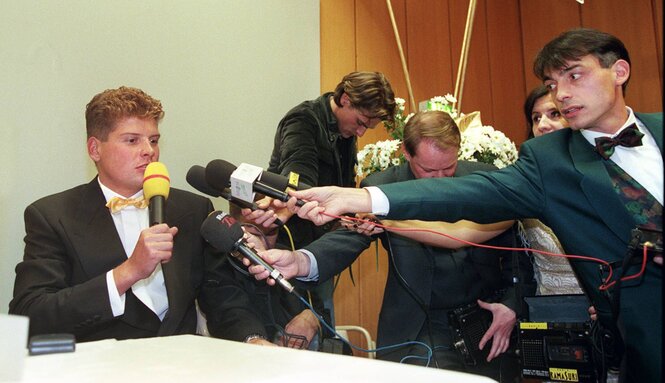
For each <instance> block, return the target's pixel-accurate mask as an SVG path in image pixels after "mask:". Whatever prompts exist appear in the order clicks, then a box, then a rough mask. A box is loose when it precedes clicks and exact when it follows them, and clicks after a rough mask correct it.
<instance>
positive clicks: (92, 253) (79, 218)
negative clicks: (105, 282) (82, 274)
mask: <svg viewBox="0 0 665 383" xmlns="http://www.w3.org/2000/svg"><path fill="white" fill-rule="evenodd" d="M65 225H67V226H69V227H71V229H72V231H71V232H72V245H73V246H74V247H75V248H76V252H77V254H79V255H85V256H79V262H81V266H82V267H83V269H84V270H85V271H86V273H87V274H88V275H89V277H90V278H92V277H95V276H97V275H100V274H102V273H105V272H107V271H108V270H110V269H112V268H114V267H116V266H117V265H119V264H121V263H122V262H124V261H125V260H127V257H126V255H125V250H124V248H123V247H122V242H121V241H120V237H119V236H118V232H117V231H116V229H115V225H114V223H113V218H112V217H111V214H110V213H109V211H108V209H107V208H106V206H105V199H104V194H103V193H102V189H101V188H100V187H99V183H98V182H97V177H95V178H94V179H93V180H92V181H91V182H90V183H88V184H87V185H86V186H85V187H84V191H83V194H82V196H81V201H80V203H79V205H78V206H77V208H76V211H75V213H74V216H73V219H72V221H71V222H66V223H65ZM100 244H103V246H100Z"/></svg>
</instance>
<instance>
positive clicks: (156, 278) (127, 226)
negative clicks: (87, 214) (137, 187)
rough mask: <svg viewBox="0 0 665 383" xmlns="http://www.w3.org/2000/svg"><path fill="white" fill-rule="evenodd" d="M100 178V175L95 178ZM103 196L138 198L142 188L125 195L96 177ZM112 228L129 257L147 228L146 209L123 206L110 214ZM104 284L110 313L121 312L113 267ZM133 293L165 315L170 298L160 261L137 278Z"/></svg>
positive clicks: (122, 299) (161, 316) (122, 301)
mask: <svg viewBox="0 0 665 383" xmlns="http://www.w3.org/2000/svg"><path fill="white" fill-rule="evenodd" d="M97 180H98V181H99V179H97ZM99 186H100V187H101V188H102V192H103V193H104V198H106V202H108V201H109V200H110V199H111V198H113V197H119V198H140V197H142V196H143V190H141V191H139V192H138V193H136V194H134V195H133V196H130V197H124V196H122V195H120V194H118V193H116V192H114V191H113V190H111V189H109V188H108V187H106V186H104V184H102V182H101V181H99ZM111 217H113V223H114V224H115V229H116V230H117V232H118V236H119V237H120V241H121V242H122V246H123V248H124V249H125V254H126V255H127V258H129V257H130V256H131V255H132V253H133V252H134V248H135V247H136V243H137V242H138V239H139V235H140V234H141V231H142V230H143V229H146V228H148V225H149V223H148V221H149V216H148V209H147V208H145V209H138V208H136V207H134V206H127V207H125V208H124V209H122V210H120V211H118V212H116V213H113V214H111ZM106 285H107V286H108V291H109V300H110V302H111V310H112V311H113V316H116V317H117V316H120V315H122V314H124V313H125V294H122V295H120V294H118V288H117V286H116V284H115V279H114V278H113V270H110V271H108V272H107V273H106ZM131 289H132V292H133V293H134V295H135V296H136V297H137V298H138V299H139V300H140V301H141V302H143V304H145V305H146V306H147V307H148V308H149V309H150V310H152V311H153V312H154V313H155V314H157V316H158V317H159V319H160V320H163V319H164V316H166V313H167V312H168V309H169V301H168V297H167V295H166V284H165V283H164V273H163V272H162V266H161V264H158V265H157V268H155V271H153V272H152V274H151V275H150V276H149V277H148V278H145V279H141V280H140V281H138V282H136V283H135V284H134V285H133V286H132V287H131Z"/></svg>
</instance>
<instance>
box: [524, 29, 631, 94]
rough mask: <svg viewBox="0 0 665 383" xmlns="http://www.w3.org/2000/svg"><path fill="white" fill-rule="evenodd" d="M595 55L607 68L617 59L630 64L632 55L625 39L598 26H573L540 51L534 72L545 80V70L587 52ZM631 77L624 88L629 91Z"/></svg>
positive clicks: (554, 67)
mask: <svg viewBox="0 0 665 383" xmlns="http://www.w3.org/2000/svg"><path fill="white" fill-rule="evenodd" d="M587 55H593V56H595V57H596V58H597V59H598V61H599V62H600V66H601V67H603V68H609V67H611V66H612V65H613V64H614V63H615V62H617V60H625V61H626V62H627V63H628V64H629V65H630V56H629V55H628V50H627V49H626V47H625V46H624V45H623V42H621V40H619V39H618V38H617V37H615V36H613V35H610V34H609V33H605V32H601V31H598V30H595V29H588V28H586V29H585V28H579V29H571V30H569V31H567V32H564V33H562V34H560V35H559V36H557V37H556V38H554V40H552V41H550V42H549V43H547V45H545V46H544V47H543V49H541V50H540V52H538V55H537V56H536V60H535V61H534V63H533V73H535V75H536V76H537V77H538V78H539V79H541V80H545V77H546V75H545V72H547V71H550V70H557V69H561V68H563V67H564V66H565V65H566V62H568V61H579V60H581V59H582V58H583V57H584V56H587ZM626 86H628V80H626V82H624V83H623V85H622V87H621V88H622V89H623V92H624V93H626Z"/></svg>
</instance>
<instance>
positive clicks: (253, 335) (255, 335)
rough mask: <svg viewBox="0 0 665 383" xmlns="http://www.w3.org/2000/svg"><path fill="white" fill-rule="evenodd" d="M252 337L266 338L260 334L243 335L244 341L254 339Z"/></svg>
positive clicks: (247, 341)
mask: <svg viewBox="0 0 665 383" xmlns="http://www.w3.org/2000/svg"><path fill="white" fill-rule="evenodd" d="M254 339H263V340H266V337H265V336H263V335H261V334H249V335H247V336H246V337H245V343H249V341H251V340H254Z"/></svg>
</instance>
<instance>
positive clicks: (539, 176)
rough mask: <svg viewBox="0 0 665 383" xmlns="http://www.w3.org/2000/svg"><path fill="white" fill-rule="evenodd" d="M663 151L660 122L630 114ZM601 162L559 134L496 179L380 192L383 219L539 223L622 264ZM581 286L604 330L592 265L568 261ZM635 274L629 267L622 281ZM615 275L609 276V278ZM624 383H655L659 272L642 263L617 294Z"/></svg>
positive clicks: (619, 219)
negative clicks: (386, 208) (385, 203)
mask: <svg viewBox="0 0 665 383" xmlns="http://www.w3.org/2000/svg"><path fill="white" fill-rule="evenodd" d="M636 116H637V118H638V119H639V120H640V121H642V122H643V123H644V124H645V125H646V127H647V129H648V130H649V131H650V132H651V134H652V135H653V137H654V138H655V140H656V143H657V145H658V147H659V148H660V151H661V153H662V151H663V116H662V113H656V114H637V113H636ZM602 161H603V160H602V159H601V157H600V156H599V155H598V153H596V152H595V151H594V150H593V146H592V145H590V144H589V142H588V141H586V139H585V138H584V137H583V136H582V134H581V133H580V132H579V131H573V130H571V129H563V130H559V131H556V132H553V133H550V134H547V135H545V136H543V137H539V138H536V139H532V140H529V141H527V142H525V143H523V144H522V146H521V148H520V156H519V159H518V161H517V162H516V163H515V164H514V165H512V166H509V167H507V168H504V169H501V170H499V171H496V172H489V173H477V174H473V175H470V176H468V177H465V178H464V179H460V180H450V179H427V180H416V181H412V182H408V183H396V184H390V185H382V186H380V188H381V189H382V190H383V192H384V193H385V194H386V196H387V197H388V199H389V201H390V213H389V214H388V217H389V218H394V219H411V218H414V219H429V220H449V221H456V220H458V219H470V220H473V221H476V222H494V221H501V220H506V219H514V218H538V219H540V220H541V221H542V222H543V223H545V224H546V225H548V226H549V227H550V228H552V230H553V231H554V233H555V234H556V235H557V237H558V238H559V240H560V241H561V244H562V245H563V247H564V248H565V249H566V252H567V253H568V254H576V255H584V256H590V257H596V258H600V259H603V260H605V261H608V262H615V261H622V260H623V258H624V256H625V255H626V251H627V248H628V243H629V240H630V238H631V230H632V229H633V228H635V226H636V223H635V221H634V219H633V218H632V216H631V215H630V214H628V211H627V209H626V208H625V207H624V205H623V202H622V200H621V198H620V197H619V196H618V195H617V193H616V192H615V191H614V189H613V186H612V183H611V179H610V176H609V174H608V172H607V170H606V167H605V165H604V164H603V162H602ZM571 264H572V266H573V268H574V270H575V272H576V273H577V275H578V278H579V279H580V282H581V284H582V287H583V288H584V290H585V291H586V293H587V294H588V295H589V297H590V298H591V301H592V303H593V304H594V306H595V307H596V309H597V310H598V311H599V315H600V320H601V321H602V322H603V323H605V324H607V325H608V326H611V324H612V320H611V315H610V310H609V302H608V300H607V298H606V297H605V295H603V294H602V293H601V292H600V291H599V286H600V285H601V283H602V281H601V277H600V274H599V267H598V266H599V265H598V263H596V262H591V261H585V260H580V259H571ZM638 271H639V266H635V267H630V268H628V270H627V271H626V275H631V274H633V273H636V272H638ZM617 273H618V270H616V269H615V275H617ZM619 316H620V325H622V326H623V327H624V331H625V333H624V338H625V339H624V342H625V343H626V351H625V356H626V357H627V363H628V365H627V371H628V374H629V377H628V378H629V381H636V382H637V381H639V382H655V381H660V379H661V378H660V374H661V363H662V360H661V359H662V318H663V316H662V267H659V266H657V265H655V264H654V263H653V262H651V261H649V262H648V264H647V267H646V271H645V273H644V275H643V276H642V277H641V278H639V279H638V280H634V281H630V282H624V283H623V284H622V287H621V307H620V315H619Z"/></svg>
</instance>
